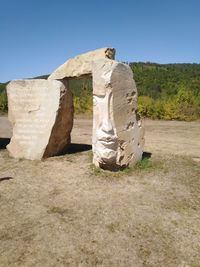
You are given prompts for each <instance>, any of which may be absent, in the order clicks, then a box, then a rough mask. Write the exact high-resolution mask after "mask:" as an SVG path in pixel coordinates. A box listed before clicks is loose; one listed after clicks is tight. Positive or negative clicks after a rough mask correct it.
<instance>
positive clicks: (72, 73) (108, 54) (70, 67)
mask: <svg viewBox="0 0 200 267" xmlns="http://www.w3.org/2000/svg"><path fill="white" fill-rule="evenodd" d="M114 57H115V49H114V48H101V49H97V50H94V51H90V52H88V53H85V54H82V55H78V56H76V57H75V58H71V59H69V60H68V61H66V62H65V63H64V64H63V65H61V66H60V67H59V68H57V69H56V70H55V71H54V72H53V73H52V74H51V75H50V76H49V80H53V79H55V80H60V79H64V78H70V77H77V78H78V77H80V76H84V75H88V74H91V72H92V62H93V61H95V60H98V59H102V58H110V59H114Z"/></svg>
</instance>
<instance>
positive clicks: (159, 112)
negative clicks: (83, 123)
mask: <svg viewBox="0 0 200 267" xmlns="http://www.w3.org/2000/svg"><path fill="white" fill-rule="evenodd" d="M129 65H130V67H131V68H132V70H133V73H134V79H135V81H136V84H137V88H138V94H139V101H138V102H139V105H138V109H139V112H140V114H141V116H143V117H149V118H153V119H166V120H171V119H173V120H194V119H199V118H200V64H157V63H149V62H147V63H143V62H139V63H138V62H137V63H136V62H132V63H130V64H129ZM47 77H48V75H44V76H39V77H35V78H36V79H39V78H40V79H46V78H47ZM5 87H6V84H2V83H1V84H0V110H6V108H7V105H6V96H5ZM70 89H71V90H72V92H73V94H74V103H75V110H76V113H84V112H92V93H91V92H92V81H91V79H88V78H84V79H81V80H70Z"/></svg>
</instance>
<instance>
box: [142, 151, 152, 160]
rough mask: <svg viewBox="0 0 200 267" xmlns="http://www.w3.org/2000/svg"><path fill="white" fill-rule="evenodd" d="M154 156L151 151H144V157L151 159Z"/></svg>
mask: <svg viewBox="0 0 200 267" xmlns="http://www.w3.org/2000/svg"><path fill="white" fill-rule="evenodd" d="M151 156H152V153H151V152H143V154H142V159H150V158H151Z"/></svg>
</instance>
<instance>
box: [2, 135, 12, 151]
mask: <svg viewBox="0 0 200 267" xmlns="http://www.w3.org/2000/svg"><path fill="white" fill-rule="evenodd" d="M9 143H10V138H2V137H0V149H6V146H7V145H8V144H9Z"/></svg>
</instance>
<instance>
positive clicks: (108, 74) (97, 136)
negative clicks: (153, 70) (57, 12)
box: [49, 48, 144, 169]
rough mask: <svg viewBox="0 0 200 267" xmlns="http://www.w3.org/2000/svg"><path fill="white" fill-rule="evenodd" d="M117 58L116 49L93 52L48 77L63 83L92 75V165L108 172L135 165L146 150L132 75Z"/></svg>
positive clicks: (77, 57) (80, 56)
mask: <svg viewBox="0 0 200 267" xmlns="http://www.w3.org/2000/svg"><path fill="white" fill-rule="evenodd" d="M114 57H115V49H114V48H102V49H98V50H94V51H90V52H88V53H85V54H82V55H79V56H76V57H75V58H72V59H69V60H68V61H67V62H66V63H64V64H63V65H61V66H60V67H59V68H58V69H56V70H55V71H54V72H53V73H52V74H51V75H50V77H49V79H50V80H51V79H59V80H60V79H67V78H79V77H82V76H85V75H92V79H93V103H94V104H93V135H92V147H93V163H94V164H95V165H96V166H99V167H102V168H105V169H115V168H121V167H125V166H128V165H133V164H135V163H136V162H137V161H138V160H140V159H141V158H142V152H143V147H144V129H143V127H142V125H141V121H140V120H138V116H137V88H136V84H135V81H134V80H133V73H132V70H131V68H130V67H129V66H128V65H127V64H123V63H120V62H117V61H115V60H114Z"/></svg>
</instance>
